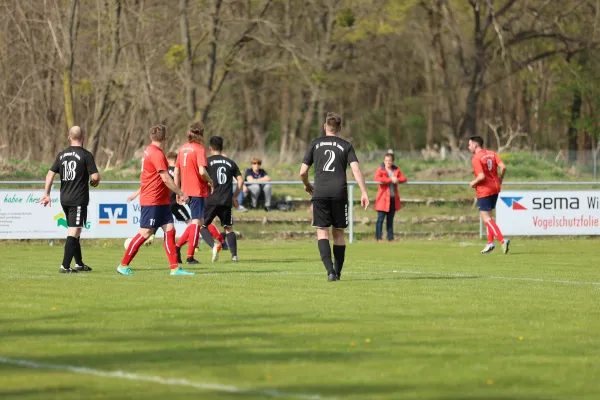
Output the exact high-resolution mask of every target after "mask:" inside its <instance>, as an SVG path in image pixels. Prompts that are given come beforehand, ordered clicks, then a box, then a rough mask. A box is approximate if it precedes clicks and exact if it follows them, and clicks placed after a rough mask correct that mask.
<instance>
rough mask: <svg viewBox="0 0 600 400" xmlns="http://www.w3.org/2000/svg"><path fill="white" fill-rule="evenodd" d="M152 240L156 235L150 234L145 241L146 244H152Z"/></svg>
mask: <svg viewBox="0 0 600 400" xmlns="http://www.w3.org/2000/svg"><path fill="white" fill-rule="evenodd" d="M152 242H154V235H150V237H149V238H148V239H146V241H145V242H144V245H146V246H150V245H151V244H152Z"/></svg>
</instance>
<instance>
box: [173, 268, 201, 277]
mask: <svg viewBox="0 0 600 400" xmlns="http://www.w3.org/2000/svg"><path fill="white" fill-rule="evenodd" d="M171 275H196V273H195V272H187V271H184V270H183V268H181V267H177V268H175V269H172V270H171Z"/></svg>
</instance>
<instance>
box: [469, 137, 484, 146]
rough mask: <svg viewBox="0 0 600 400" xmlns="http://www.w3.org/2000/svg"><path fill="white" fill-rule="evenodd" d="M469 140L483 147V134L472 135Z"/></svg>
mask: <svg viewBox="0 0 600 400" xmlns="http://www.w3.org/2000/svg"><path fill="white" fill-rule="evenodd" d="M469 140H471V141H473V142H475V143H477V144H478V145H479V147H483V138H482V137H481V136H471V137H470V138H469Z"/></svg>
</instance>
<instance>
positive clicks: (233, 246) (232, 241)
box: [225, 232, 237, 257]
mask: <svg viewBox="0 0 600 400" xmlns="http://www.w3.org/2000/svg"><path fill="white" fill-rule="evenodd" d="M225 240H226V241H227V246H229V251H230V252H231V256H232V257H235V256H237V236H235V232H231V233H228V234H227V235H226V236H225Z"/></svg>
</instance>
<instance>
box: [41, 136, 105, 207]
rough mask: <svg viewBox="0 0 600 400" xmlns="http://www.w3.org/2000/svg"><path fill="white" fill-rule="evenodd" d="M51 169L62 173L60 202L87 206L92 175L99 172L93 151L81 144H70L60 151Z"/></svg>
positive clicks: (66, 204) (68, 204) (67, 204)
mask: <svg viewBox="0 0 600 400" xmlns="http://www.w3.org/2000/svg"><path fill="white" fill-rule="evenodd" d="M50 171H52V172H55V173H57V174H60V203H61V204H62V205H65V206H87V205H88V203H89V202H90V188H89V186H88V184H89V181H90V175H92V174H95V173H96V172H98V168H97V167H96V162H95V161H94V156H93V155H92V153H90V152H89V151H87V150H86V149H84V148H83V147H81V146H69V147H67V148H66V149H65V150H63V151H61V152H60V153H58V155H57V156H56V160H54V164H52V167H50Z"/></svg>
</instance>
